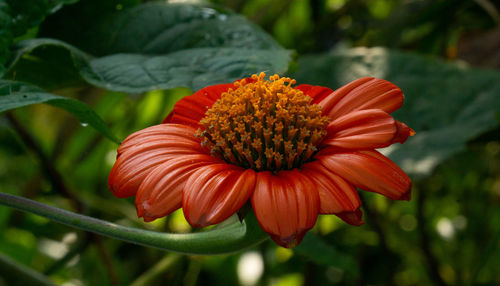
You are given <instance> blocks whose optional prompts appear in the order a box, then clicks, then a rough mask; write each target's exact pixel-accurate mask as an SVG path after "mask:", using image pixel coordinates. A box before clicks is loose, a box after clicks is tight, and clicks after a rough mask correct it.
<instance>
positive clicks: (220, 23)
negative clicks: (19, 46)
mask: <svg viewBox="0 0 500 286" xmlns="http://www.w3.org/2000/svg"><path fill="white" fill-rule="evenodd" d="M82 4H84V3H82ZM203 5H204V6H201V5H199V4H198V5H196V4H181V3H174V4H168V3H159V2H156V3H154V2H153V3H146V4H142V5H138V6H135V7H132V8H129V9H124V10H120V11H115V13H113V14H110V15H107V16H106V17H102V18H101V19H98V20H96V21H83V23H74V24H72V23H69V25H87V26H86V27H85V30H82V31H81V32H82V33H81V34H78V35H77V36H75V35H74V34H73V33H74V31H68V32H67V33H65V34H60V33H57V32H58V29H53V32H51V31H47V32H45V33H43V36H44V37H49V38H52V37H56V38H58V39H60V40H62V41H65V42H68V43H69V44H72V45H74V46H76V47H78V48H80V49H82V50H84V51H86V52H88V53H91V54H93V55H95V56H102V55H109V54H117V53H133V54H143V55H162V54H169V53H173V52H176V51H180V50H185V49H191V48H238V49H244V50H260V49H264V50H270V49H274V50H280V49H282V48H281V47H280V46H279V45H278V43H277V42H276V41H274V40H273V39H272V38H271V37H270V36H269V35H267V34H266V33H265V32H264V31H262V30H261V29H260V28H259V27H258V26H256V25H254V24H253V23H251V22H249V21H248V20H246V19H245V18H244V17H242V16H240V15H237V14H234V13H230V12H228V11H222V10H221V9H215V8H212V7H207V6H206V5H207V4H203ZM82 13H83V12H82ZM97 13H98V12H97ZM97 17H99V16H97ZM64 24H66V23H64ZM60 25H61V23H59V26H60ZM76 29H78V28H76Z"/></svg>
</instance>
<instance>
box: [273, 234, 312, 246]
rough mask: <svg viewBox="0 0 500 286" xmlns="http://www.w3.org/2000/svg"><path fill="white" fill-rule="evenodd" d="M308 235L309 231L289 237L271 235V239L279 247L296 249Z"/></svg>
mask: <svg viewBox="0 0 500 286" xmlns="http://www.w3.org/2000/svg"><path fill="white" fill-rule="evenodd" d="M306 233H307V230H305V231H301V232H298V233H294V234H292V235H290V236H287V237H280V236H279V235H273V234H270V236H271V239H272V240H273V241H274V242H276V243H277V244H278V245H279V246H281V247H284V248H294V247H296V246H298V245H299V244H300V243H301V242H302V238H304V235H305V234H306Z"/></svg>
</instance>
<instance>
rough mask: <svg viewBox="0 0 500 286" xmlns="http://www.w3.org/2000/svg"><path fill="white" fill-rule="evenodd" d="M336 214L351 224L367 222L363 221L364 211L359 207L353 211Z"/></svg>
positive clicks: (358, 224)
mask: <svg viewBox="0 0 500 286" xmlns="http://www.w3.org/2000/svg"><path fill="white" fill-rule="evenodd" d="M335 215H336V216H338V217H339V218H340V219H342V220H343V221H345V222H347V223H348V224H351V225H355V226H360V225H362V224H364V223H365V222H364V221H363V212H362V211H361V209H359V208H358V209H356V210H355V211H352V212H341V213H338V214H335Z"/></svg>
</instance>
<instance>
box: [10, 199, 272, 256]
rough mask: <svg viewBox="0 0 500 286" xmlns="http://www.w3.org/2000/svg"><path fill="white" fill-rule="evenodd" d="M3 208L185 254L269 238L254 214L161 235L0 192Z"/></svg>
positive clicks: (213, 251)
mask: <svg viewBox="0 0 500 286" xmlns="http://www.w3.org/2000/svg"><path fill="white" fill-rule="evenodd" d="M0 204H1V205H6V206H9V207H12V208H15V209H18V210H21V211H24V212H28V213H33V214H37V215H40V216H43V217H46V218H48V219H50V220H53V221H56V222H59V223H62V224H66V225H69V226H72V227H75V228H79V229H82V230H86V231H90V232H93V233H97V234H101V235H104V236H108V237H112V238H116V239H120V240H123V241H127V242H131V243H135V244H140V245H144V246H150V247H155V248H159V249H163V250H168V251H173V252H178V253H183V254H197V255H206V254H208V255H209V254H223V253H231V252H237V251H240V250H242V249H245V248H248V247H250V246H253V245H256V244H259V243H261V242H263V241H264V240H265V239H266V238H267V237H268V236H267V234H266V233H265V232H263V231H262V229H261V228H260V226H259V224H258V222H257V220H256V218H255V216H254V215H253V213H250V214H248V215H247V217H246V218H245V220H244V221H243V222H242V223H240V222H236V223H233V224H231V225H228V226H226V227H223V228H219V229H214V230H209V231H204V232H197V233H185V234H177V233H160V232H156V231H150V230H144V229H139V228H133V227H126V226H122V225H118V224H115V223H111V222H108V221H103V220H99V219H95V218H92V217H88V216H84V215H80V214H76V213H73V212H69V211H66V210H63V209H59V208H56V207H52V206H49V205H45V204H42V203H39V202H36V201H33V200H30V199H26V198H23V197H19V196H15V195H11V194H6V193H2V192H0Z"/></svg>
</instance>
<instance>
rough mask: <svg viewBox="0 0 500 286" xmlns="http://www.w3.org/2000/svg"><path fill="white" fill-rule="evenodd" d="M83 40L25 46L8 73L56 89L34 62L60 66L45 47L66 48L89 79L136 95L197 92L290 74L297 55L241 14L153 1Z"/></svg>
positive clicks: (32, 42)
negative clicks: (50, 61)
mask: <svg viewBox="0 0 500 286" xmlns="http://www.w3.org/2000/svg"><path fill="white" fill-rule="evenodd" d="M81 39H85V40H84V41H83V42H84V43H76V44H78V45H81V47H82V48H77V47H75V46H74V45H69V44H68V43H66V42H63V41H60V40H54V39H31V40H26V41H23V42H20V43H18V44H17V46H16V51H15V54H14V56H13V57H12V59H11V61H10V66H9V67H10V70H9V74H8V76H9V77H11V78H13V77H14V76H16V78H18V79H20V80H29V81H30V82H35V83H37V84H43V87H50V85H46V83H52V82H54V81H55V80H53V79H52V80H51V79H48V78H47V75H46V74H40V73H37V74H33V72H32V71H33V70H40V69H41V68H37V69H34V68H33V63H35V64H37V65H43V67H46V68H47V69H53V68H51V67H49V66H48V64H47V63H46V62H47V61H46V60H44V59H45V58H46V54H52V55H53V54H54V53H45V55H44V53H40V52H38V50H40V49H50V48H52V49H58V50H65V52H62V53H61V52H60V54H62V55H61V56H60V58H61V57H62V56H65V55H67V54H70V55H71V58H72V60H73V65H74V66H75V67H76V69H77V70H78V71H79V73H80V75H81V76H82V77H83V79H85V80H86V81H87V82H89V83H91V84H93V85H96V86H99V87H103V88H107V89H111V90H116V91H124V92H129V93H140V92H144V91H148V90H154V89H167V88H173V87H178V86H185V87H189V88H192V89H195V90H197V89H200V88H202V87H204V86H207V85H211V84H216V83H225V82H231V81H234V80H236V79H238V78H242V77H246V76H249V75H251V74H252V73H258V72H260V71H267V72H269V73H281V72H284V71H286V70H287V68H288V62H289V60H290V53H291V52H290V51H287V50H284V49H282V48H281V47H280V46H279V45H278V44H277V43H276V42H275V41H274V40H273V39H272V38H270V37H269V36H268V35H267V34H265V33H264V32H263V31H262V30H260V28H258V27H257V26H255V25H253V24H252V23H250V22H249V21H247V20H245V19H244V18H243V17H241V16H238V15H235V14H229V13H224V12H219V11H217V10H214V9H212V8H206V7H201V6H194V5H186V4H182V5H181V4H165V3H151V4H144V5H139V6H137V7H134V8H131V9H128V10H125V11H123V12H117V13H116V14H115V15H113V16H110V17H108V18H106V19H105V20H103V22H99V23H98V24H96V27H95V28H94V29H92V30H90V31H89V33H88V34H87V35H81ZM70 40H71V39H70ZM28 54H29V55H30V57H27V56H25V55H28ZM96 56H99V57H96ZM56 60H57V58H56ZM27 63H32V64H27ZM54 64H55V65H57V66H59V68H60V67H61V66H63V64H61V63H60V62H56V63H54ZM25 67H30V68H29V69H28V68H25ZM37 78H38V80H37ZM52 78H55V77H54V76H52ZM56 81H57V80H56ZM59 81H60V80H59Z"/></svg>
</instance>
